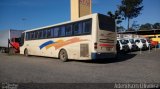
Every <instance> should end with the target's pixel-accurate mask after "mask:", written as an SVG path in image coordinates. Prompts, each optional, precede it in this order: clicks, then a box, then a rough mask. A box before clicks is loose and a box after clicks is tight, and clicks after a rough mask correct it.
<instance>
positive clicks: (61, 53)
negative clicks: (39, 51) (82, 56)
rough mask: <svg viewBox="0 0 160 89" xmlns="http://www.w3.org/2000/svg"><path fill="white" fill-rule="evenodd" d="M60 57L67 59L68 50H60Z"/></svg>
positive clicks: (63, 59)
mask: <svg viewBox="0 0 160 89" xmlns="http://www.w3.org/2000/svg"><path fill="white" fill-rule="evenodd" d="M60 59H61V60H62V61H67V54H66V52H65V51H64V50H62V51H61V52H60Z"/></svg>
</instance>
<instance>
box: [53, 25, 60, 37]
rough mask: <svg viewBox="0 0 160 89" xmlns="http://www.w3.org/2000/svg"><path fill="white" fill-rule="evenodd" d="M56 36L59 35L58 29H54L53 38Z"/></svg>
mask: <svg viewBox="0 0 160 89" xmlns="http://www.w3.org/2000/svg"><path fill="white" fill-rule="evenodd" d="M58 34H59V28H58V27H56V28H54V37H58Z"/></svg>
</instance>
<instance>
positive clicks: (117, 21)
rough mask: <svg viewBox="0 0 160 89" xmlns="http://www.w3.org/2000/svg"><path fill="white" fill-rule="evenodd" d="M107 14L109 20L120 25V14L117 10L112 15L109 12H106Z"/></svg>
mask: <svg viewBox="0 0 160 89" xmlns="http://www.w3.org/2000/svg"><path fill="white" fill-rule="evenodd" d="M107 14H108V15H109V16H110V17H111V18H113V19H115V20H116V23H117V24H120V23H121V22H122V20H123V18H122V17H121V16H120V12H119V11H118V10H116V11H115V12H114V13H112V12H111V11H108V13H107Z"/></svg>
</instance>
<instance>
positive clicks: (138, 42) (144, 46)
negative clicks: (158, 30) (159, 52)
mask: <svg viewBox="0 0 160 89" xmlns="http://www.w3.org/2000/svg"><path fill="white" fill-rule="evenodd" d="M134 42H135V43H136V45H137V46H138V49H139V50H140V49H141V50H146V49H147V44H146V40H145V39H143V38H134Z"/></svg>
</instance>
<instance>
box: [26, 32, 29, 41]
mask: <svg viewBox="0 0 160 89" xmlns="http://www.w3.org/2000/svg"><path fill="white" fill-rule="evenodd" d="M26 40H30V32H27V33H26Z"/></svg>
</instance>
